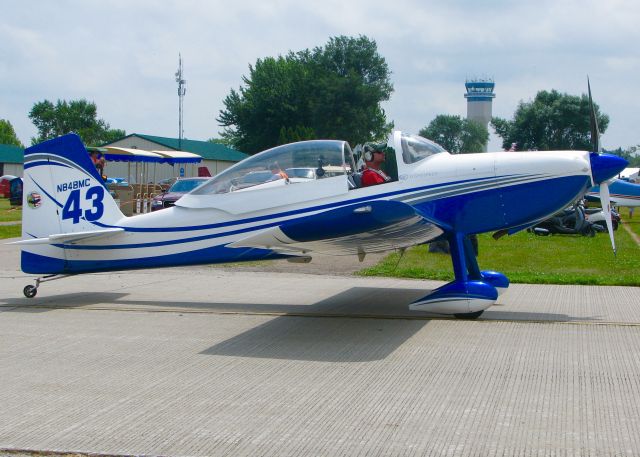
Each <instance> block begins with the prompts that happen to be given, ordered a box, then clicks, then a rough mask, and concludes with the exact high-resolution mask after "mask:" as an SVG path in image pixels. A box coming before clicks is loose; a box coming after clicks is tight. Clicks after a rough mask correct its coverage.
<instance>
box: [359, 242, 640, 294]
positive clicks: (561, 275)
mask: <svg viewBox="0 0 640 457" xmlns="http://www.w3.org/2000/svg"><path fill="white" fill-rule="evenodd" d="M615 238H616V245H617V247H618V255H617V257H614V255H613V252H612V251H611V245H610V242H609V237H608V236H607V235H606V234H605V233H599V234H597V235H596V236H595V237H594V238H586V237H582V236H571V235H555V236H547V237H541V236H536V235H533V234H531V233H527V232H521V233H518V234H516V235H513V236H505V237H502V238H500V239H499V240H497V241H496V240H494V239H493V238H491V236H490V234H483V235H480V236H479V242H480V255H479V257H478V262H479V264H480V268H481V269H484V270H496V271H500V272H502V273H504V274H505V275H507V277H508V278H509V279H510V280H511V281H512V282H514V283H530V284H598V285H625V286H640V247H639V246H638V245H637V244H636V243H635V242H634V241H633V239H632V238H631V236H629V234H628V233H627V232H626V231H625V230H622V229H619V230H617V231H616V233H615ZM398 259H399V254H398V253H393V254H390V255H389V256H387V257H386V258H385V259H383V260H382V261H381V262H380V263H379V264H378V265H376V266H375V267H372V268H368V269H365V270H363V271H361V272H360V273H359V274H361V275H365V276H395V277H407V278H420V279H438V280H446V281H449V280H452V279H453V271H452V267H451V260H450V257H449V256H448V255H444V254H430V253H429V252H428V248H427V246H417V247H414V248H411V249H409V250H407V252H406V253H405V255H404V257H403V258H402V259H401V260H400V261H399V262H398ZM396 265H397V267H396Z"/></svg>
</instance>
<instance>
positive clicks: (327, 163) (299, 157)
mask: <svg viewBox="0 0 640 457" xmlns="http://www.w3.org/2000/svg"><path fill="white" fill-rule="evenodd" d="M345 147H346V148H348V147H349V145H348V144H346V143H345V142H344V141H335V140H314V141H302V142H299V143H291V144H285V145H282V146H277V147H275V148H273V149H269V150H267V151H264V152H261V153H259V154H256V155H254V156H252V157H249V158H247V159H245V160H243V161H242V162H239V163H237V164H236V165H234V166H233V167H231V168H228V169H226V170H224V171H223V172H222V173H220V174H219V175H217V176H215V177H213V178H212V179H211V180H210V181H208V182H207V183H206V184H205V185H204V186H202V187H200V188H198V189H196V190H195V191H194V192H193V194H194V195H206V194H224V193H228V192H234V191H237V190H241V189H246V190H250V188H255V189H259V188H262V187H261V185H262V184H265V183H269V182H272V181H274V180H278V179H283V178H286V179H288V180H289V181H290V182H293V183H298V182H313V181H315V180H316V179H324V178H328V177H332V176H336V174H343V175H344V174H345V165H344V157H343V152H344V149H345ZM287 170H289V171H290V172H291V175H289V174H288V173H287Z"/></svg>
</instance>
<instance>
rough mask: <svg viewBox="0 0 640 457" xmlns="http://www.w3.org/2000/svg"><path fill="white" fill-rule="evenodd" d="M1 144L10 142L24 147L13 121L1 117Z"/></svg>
mask: <svg viewBox="0 0 640 457" xmlns="http://www.w3.org/2000/svg"><path fill="white" fill-rule="evenodd" d="M0 144H10V145H12V146H18V147H20V148H24V146H23V145H22V143H21V142H20V140H19V139H18V136H17V135H16V131H15V130H13V125H11V122H9V121H6V120H4V119H0Z"/></svg>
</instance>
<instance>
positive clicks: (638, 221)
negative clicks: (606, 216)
mask: <svg viewBox="0 0 640 457" xmlns="http://www.w3.org/2000/svg"><path fill="white" fill-rule="evenodd" d="M634 216H635V219H633V218H631V219H630V218H629V217H628V215H627V212H626V211H625V212H624V214H622V217H623V218H624V219H623V224H624V225H626V226H627V227H629V228H630V229H631V231H632V232H633V233H635V234H636V235H638V236H640V208H639V209H638V211H636V214H634Z"/></svg>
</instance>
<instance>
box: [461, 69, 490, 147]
mask: <svg viewBox="0 0 640 457" xmlns="http://www.w3.org/2000/svg"><path fill="white" fill-rule="evenodd" d="M495 85H496V83H495V82H493V80H492V79H471V80H467V81H466V82H465V83H464V87H465V88H466V89H467V93H466V94H464V98H466V99H467V119H469V120H472V121H476V122H478V123H479V124H481V125H483V126H485V127H486V128H487V129H488V128H489V122H490V121H491V104H492V102H493V99H494V98H495V96H496V94H494V93H493V89H494V87H495ZM486 150H487V145H486V144H485V145H484V151H485V152H486Z"/></svg>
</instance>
